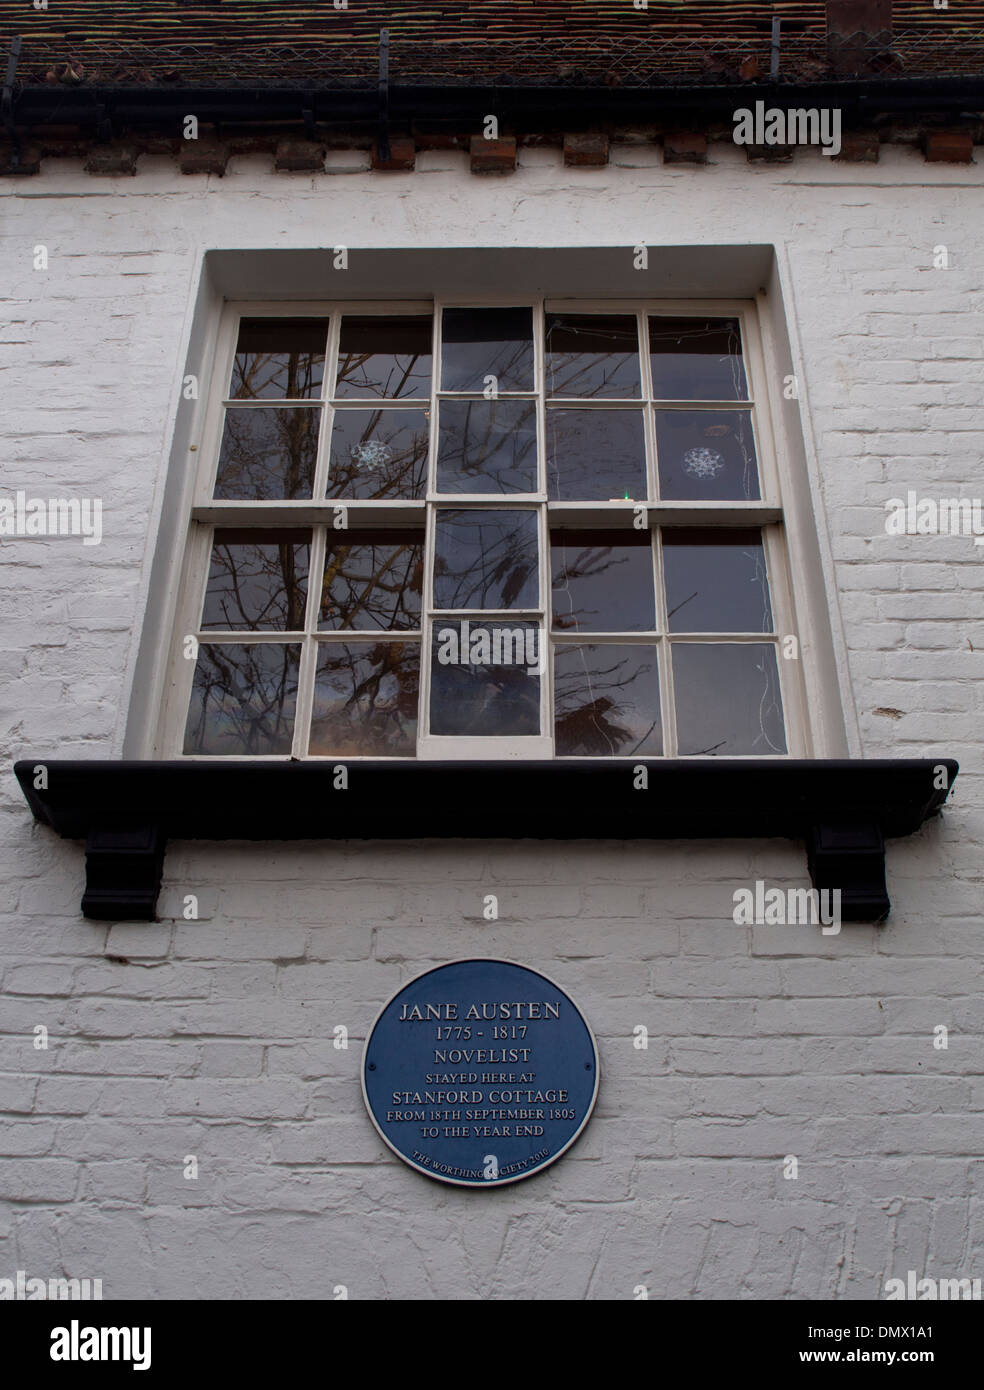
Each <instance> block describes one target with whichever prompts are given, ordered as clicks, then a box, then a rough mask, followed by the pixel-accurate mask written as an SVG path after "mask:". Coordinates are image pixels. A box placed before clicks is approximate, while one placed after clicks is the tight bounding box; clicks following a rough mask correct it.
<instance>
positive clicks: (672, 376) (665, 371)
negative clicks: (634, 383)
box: [649, 318, 748, 401]
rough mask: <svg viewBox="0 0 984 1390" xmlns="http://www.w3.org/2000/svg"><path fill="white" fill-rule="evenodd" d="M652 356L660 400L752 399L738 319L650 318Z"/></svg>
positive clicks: (656, 389)
mask: <svg viewBox="0 0 984 1390" xmlns="http://www.w3.org/2000/svg"><path fill="white" fill-rule="evenodd" d="M649 360H650V363H651V365H652V370H653V395H654V396H655V397H656V399H657V400H663V401H700V400H704V401H743V400H746V399H747V397H748V381H747V379H746V377H745V363H744V360H743V358H742V355H741V330H740V328H739V326H738V320H737V319H699V318H651V319H650V320H649Z"/></svg>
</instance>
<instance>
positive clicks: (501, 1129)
mask: <svg viewBox="0 0 984 1390" xmlns="http://www.w3.org/2000/svg"><path fill="white" fill-rule="evenodd" d="M362 1090H363V1094H364V1096H365V1101H366V1108H367V1109H368V1111H369V1115H370V1117H371V1119H372V1122H373V1124H374V1125H375V1126H376V1128H377V1129H378V1130H379V1133H380V1135H381V1136H382V1138H383V1139H384V1140H385V1141H386V1143H387V1144H388V1145H389V1146H390V1148H391V1149H392V1150H393V1152H394V1153H395V1154H397V1155H398V1156H399V1157H400V1158H402V1159H403V1161H404V1163H409V1165H410V1167H411V1168H416V1170H417V1172H418V1173H426V1174H427V1176H428V1177H429V1178H437V1179H438V1181H439V1182H450V1183H456V1184H457V1185H458V1186H460V1187H501V1186H502V1184H503V1183H507V1182H518V1181H519V1180H520V1178H528V1177H530V1176H532V1174H533V1173H538V1172H539V1171H540V1169H541V1168H546V1167H547V1165H548V1164H550V1163H553V1161H554V1159H556V1158H559V1157H560V1155H561V1154H562V1153H564V1152H565V1151H566V1150H567V1149H569V1148H570V1146H571V1145H572V1144H573V1143H574V1140H575V1139H576V1138H577V1137H578V1135H579V1134H580V1133H581V1130H582V1129H583V1128H584V1126H585V1125H586V1124H587V1122H588V1118H589V1116H590V1115H591V1111H592V1109H593V1107H594V1103H595V1097H596V1096H597V1094H598V1049H597V1047H596V1046H595V1040H594V1037H593V1036H592V1033H591V1029H590V1028H589V1027H588V1025H587V1023H586V1022H585V1021H584V1018H583V1017H582V1015H581V1012H580V1010H579V1009H578V1008H577V1005H576V1004H574V1003H573V1001H572V1000H571V998H570V997H569V995H567V994H566V993H565V992H564V991H563V990H562V989H561V988H560V986H559V985H555V984H554V982H553V981H552V980H548V979H547V978H546V976H545V975H540V974H538V973H537V972H536V971H535V970H527V969H526V967H525V966H522V965H513V964H512V963H511V962H510V961H505V960H461V961H455V962H453V963H452V964H451V965H439V966H438V967H437V968H436V969H434V970H428V971H427V973H426V974H424V975H418V976H417V978H416V979H415V980H411V981H410V983H409V984H408V985H404V986H403V988H402V989H401V990H400V991H399V993H398V994H394V996H393V998H392V999H391V1000H390V1001H389V1003H388V1004H385V1005H384V1006H383V1009H382V1010H381V1012H380V1014H379V1017H378V1018H377V1019H376V1022H375V1023H374V1024H373V1026H372V1029H371V1030H370V1033H369V1037H368V1038H367V1039H366V1046H365V1052H364V1054H363V1058H362Z"/></svg>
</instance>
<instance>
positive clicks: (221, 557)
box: [202, 531, 311, 632]
mask: <svg viewBox="0 0 984 1390" xmlns="http://www.w3.org/2000/svg"><path fill="white" fill-rule="evenodd" d="M310 542H311V535H310V532H308V531H278V532H276V533H275V534H270V533H269V532H257V531H216V532H215V535H214V537H213V539H212V563H211V566H210V567H209V573H208V585H207V586H206V590H205V607H204V612H203V614H202V628H203V630H208V629H216V630H219V629H225V630H226V631H227V632H228V631H233V632H234V631H237V630H240V629H245V630H248V631H251V632H260V631H264V630H270V631H277V632H296V631H299V630H300V629H301V628H303V627H304V606H305V604H306V602H307V578H308V563H309V557H310Z"/></svg>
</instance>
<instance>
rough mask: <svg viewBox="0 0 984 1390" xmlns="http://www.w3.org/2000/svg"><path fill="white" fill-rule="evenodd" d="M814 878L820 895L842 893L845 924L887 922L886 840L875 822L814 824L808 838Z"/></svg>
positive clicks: (807, 846)
mask: <svg viewBox="0 0 984 1390" xmlns="http://www.w3.org/2000/svg"><path fill="white" fill-rule="evenodd" d="M806 857H807V864H808V866H809V870H810V878H811V879H812V881H813V886H814V888H816V889H817V890H818V892H820V893H823V892H824V891H826V892H830V893H833V892H837V891H839V892H840V895H841V897H840V904H841V907H840V915H841V917H842V918H843V919H844V921H845V922H883V921H884V920H885V918H886V917H887V916H888V913H889V910H890V908H891V902H890V901H889V897H888V889H887V887H886V885H885V837H884V836H883V835H882V832H881V827H880V826H879V825H878V824H877V823H876V822H875V821H851V820H846V821H838V822H837V824H836V825H835V824H832V823H829V822H828V823H824V824H820V825H814V826H813V827H812V828H811V830H810V831H809V833H808V834H807V836H806Z"/></svg>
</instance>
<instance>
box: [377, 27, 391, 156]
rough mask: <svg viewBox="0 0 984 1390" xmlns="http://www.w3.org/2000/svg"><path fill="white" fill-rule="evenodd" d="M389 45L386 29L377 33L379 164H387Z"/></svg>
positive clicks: (388, 147)
mask: <svg viewBox="0 0 984 1390" xmlns="http://www.w3.org/2000/svg"><path fill="white" fill-rule="evenodd" d="M389 43H390V36H389V30H388V29H380V31H379V162H380V163H381V164H387V163H389V157H390V143H389V113H390V91H389Z"/></svg>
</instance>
